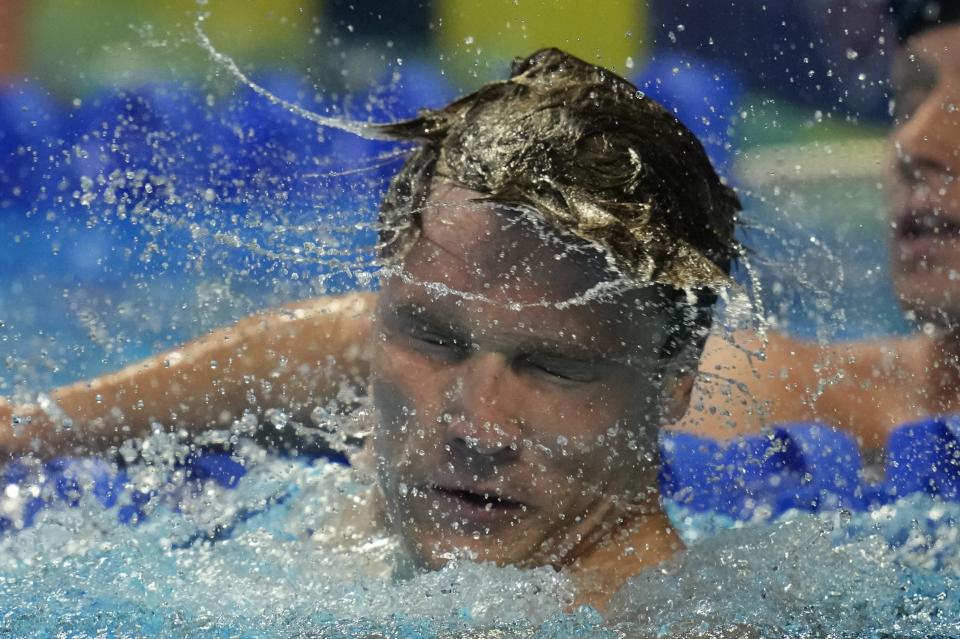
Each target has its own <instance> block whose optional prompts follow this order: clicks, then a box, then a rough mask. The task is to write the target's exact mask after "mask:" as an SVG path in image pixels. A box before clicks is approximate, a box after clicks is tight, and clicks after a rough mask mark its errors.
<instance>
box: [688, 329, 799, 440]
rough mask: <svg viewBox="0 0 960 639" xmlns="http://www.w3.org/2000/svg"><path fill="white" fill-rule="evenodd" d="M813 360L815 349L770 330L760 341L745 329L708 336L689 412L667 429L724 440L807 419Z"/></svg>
mask: <svg viewBox="0 0 960 639" xmlns="http://www.w3.org/2000/svg"><path fill="white" fill-rule="evenodd" d="M817 358H818V348H817V347H816V346H812V345H810V344H806V343H803V342H800V341H797V340H794V339H791V338H790V337H787V336H785V335H783V334H780V333H776V332H770V333H769V334H768V335H767V337H766V339H765V340H762V339H761V338H760V337H759V336H758V335H757V334H756V333H754V332H747V331H736V332H733V333H730V334H723V335H720V334H714V335H711V336H710V338H709V339H708V340H707V344H706V347H705V349H704V352H703V356H702V357H701V360H700V370H699V374H698V376H697V380H696V384H695V385H694V389H693V393H692V397H691V401H690V408H689V409H688V410H687V414H686V415H685V416H684V418H683V420H681V421H680V422H679V423H677V424H676V425H674V426H673V427H672V430H682V431H686V432H690V433H693V434H695V435H701V436H704V437H710V438H713V439H729V438H732V437H737V436H742V435H748V434H751V433H757V432H760V431H762V430H763V429H764V428H765V427H767V426H769V425H772V424H777V423H783V422H795V421H809V420H811V419H813V416H814V414H815V412H816V411H815V410H813V408H812V406H811V405H810V403H809V402H807V401H805V398H806V397H807V395H808V393H807V390H808V389H809V387H810V385H811V384H814V380H813V377H814V375H813V374H812V373H813V370H814V362H815V361H816V360H817Z"/></svg>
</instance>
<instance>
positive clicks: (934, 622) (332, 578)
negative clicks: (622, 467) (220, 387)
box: [0, 434, 960, 637]
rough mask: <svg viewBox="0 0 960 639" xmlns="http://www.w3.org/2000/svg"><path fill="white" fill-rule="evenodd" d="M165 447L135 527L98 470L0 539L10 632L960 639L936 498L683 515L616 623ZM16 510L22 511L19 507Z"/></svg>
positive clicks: (501, 573)
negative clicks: (860, 508)
mask: <svg viewBox="0 0 960 639" xmlns="http://www.w3.org/2000/svg"><path fill="white" fill-rule="evenodd" d="M152 442H153V447H154V450H155V451H162V453H161V454H154V455H153V456H152V458H151V459H150V461H149V463H144V462H143V461H142V460H141V461H138V462H135V463H133V464H129V465H128V466H127V467H126V468H125V470H124V472H125V476H126V482H127V486H126V488H125V492H135V491H136V490H141V491H153V495H154V497H153V498H152V499H150V500H149V502H147V504H146V506H145V508H144V511H143V514H142V516H141V518H140V520H139V523H137V524H136V525H124V524H121V523H119V522H118V517H119V515H120V512H121V510H122V509H123V508H124V506H125V505H128V504H129V503H130V499H129V498H128V497H125V496H123V495H122V494H121V496H120V497H119V498H118V499H117V500H116V502H115V503H114V504H113V505H111V506H110V507H108V508H105V507H104V506H103V504H102V502H101V501H99V500H98V498H97V496H96V495H95V494H94V491H93V490H92V487H93V482H92V479H91V478H92V477H93V475H94V474H95V470H96V469H95V468H94V467H93V466H90V465H83V464H80V466H79V467H78V469H77V470H76V472H75V473H74V474H73V475H72V477H74V478H76V479H77V482H78V486H79V487H80V490H78V491H77V495H78V497H77V499H75V500H74V501H73V502H70V501H69V500H66V499H59V500H57V499H54V500H51V501H52V505H51V506H50V507H48V508H46V509H43V510H42V511H40V512H39V513H37V515H36V517H35V520H34V521H33V522H32V526H30V527H29V528H26V529H24V530H22V531H19V532H16V533H9V532H8V533H7V534H6V535H4V536H3V537H2V538H0V600H2V601H3V602H4V604H5V605H4V610H3V613H2V615H0V634H2V635H4V636H68V637H139V636H151V637H154V636H155V637H182V636H191V637H291V636H305V637H371V636H374V637H377V636H382V637H481V636H483V637H569V636H582V637H636V636H676V635H677V633H680V636H744V633H747V636H778V637H779V636H792V637H823V636H844V637H848V636H849V637H887V636H898V637H899V636H906V637H909V636H917V637H920V636H923V637H930V636H955V635H956V634H957V633H960V594H958V593H960V591H958V590H957V589H956V587H955V586H956V583H955V582H956V580H957V579H958V575H960V539H958V534H957V528H956V523H957V521H958V520H960V505H958V504H956V503H948V502H943V501H938V500H936V499H934V498H932V497H930V496H925V495H915V496H912V497H908V498H904V499H901V500H900V501H898V502H896V503H893V504H890V505H887V506H884V507H882V508H880V509H876V510H873V511H871V512H866V513H849V512H842V511H841V512H825V513H822V514H820V515H810V514H801V513H798V512H796V511H794V512H790V513H787V514H786V515H785V516H784V517H783V518H781V520H779V521H777V522H775V523H771V524H753V525H748V526H744V525H743V524H742V523H735V522H733V521H732V520H723V518H721V517H717V516H711V515H709V514H704V513H693V512H685V511H684V510H683V508H682V507H680V506H678V505H676V504H674V505H672V506H671V510H672V514H673V517H674V519H675V520H676V521H677V522H678V523H679V524H680V525H681V526H682V527H684V528H685V529H686V532H687V537H688V539H693V540H694V541H693V542H692V543H691V544H690V546H689V548H688V549H687V550H686V551H685V552H682V553H680V554H678V555H677V557H676V558H675V559H674V560H672V561H670V562H668V563H666V564H664V565H663V566H661V567H658V568H656V569H651V570H647V571H646V572H644V573H642V574H641V575H639V576H637V577H636V578H634V579H633V580H632V581H630V582H628V584H627V585H626V586H625V587H624V588H623V590H622V591H621V592H620V593H619V594H618V595H617V596H616V597H615V598H614V600H613V603H612V604H611V608H610V611H609V613H608V614H607V616H606V617H603V616H601V615H600V614H598V613H597V612H596V611H594V610H592V609H590V608H586V607H584V608H580V609H577V610H571V608H570V604H571V602H572V601H573V598H574V596H575V588H574V585H573V584H572V583H571V582H570V581H569V580H568V579H567V577H566V576H565V575H564V574H563V573H562V572H561V573H558V572H555V571H554V570H553V569H551V568H541V569H536V570H521V569H518V568H514V567H508V568H497V567H495V566H492V565H478V564H472V563H469V562H464V563H454V564H451V565H448V566H447V567H446V568H444V569H443V570H441V571H438V572H432V573H417V572H416V571H414V570H412V569H411V568H410V566H409V563H408V562H407V560H406V558H405V555H404V553H403V551H402V549H401V548H400V546H399V545H398V543H397V541H396V539H394V538H392V537H390V536H389V535H387V534H374V535H372V536H365V537H364V538H363V539H360V540H357V541H355V542H353V541H349V542H341V541H337V539H338V537H337V536H335V535H331V534H329V531H330V530H331V526H332V525H333V524H334V523H335V521H336V518H337V516H338V513H339V512H342V510H343V508H344V506H345V505H346V504H347V503H348V502H349V501H350V500H354V499H356V498H358V496H359V495H361V494H362V493H363V491H364V490H365V489H366V488H367V487H368V486H369V484H368V483H367V481H368V480H367V479H365V478H364V477H363V475H362V474H358V473H356V472H355V471H354V470H353V469H351V468H349V467H347V466H344V465H342V464H338V463H334V462H331V461H327V460H324V459H322V458H321V459H313V460H308V459H305V458H302V457H284V456H278V455H276V454H275V453H271V452H268V451H265V450H263V449H261V448H259V447H258V446H256V445H254V444H252V443H245V444H243V445H241V446H240V448H239V449H238V451H237V457H236V458H238V459H243V460H245V472H244V474H243V476H242V477H239V478H238V479H237V480H236V481H233V482H227V484H229V485H225V483H224V482H220V481H216V480H215V479H207V480H205V481H200V482H197V481H190V480H188V478H186V477H185V476H184V475H183V473H182V470H180V469H179V468H180V466H179V465H177V464H174V463H173V462H172V460H174V459H175V458H176V457H177V455H179V454H181V452H182V451H180V452H178V450H177V449H176V446H177V444H176V443H175V442H173V440H172V439H170V438H169V437H167V436H162V435H159V434H158V435H155V436H154V438H153V439H152ZM148 448H149V447H148ZM98 463H99V464H103V463H104V462H102V461H101V462H98ZM34 471H35V472H38V473H42V470H37V469H34ZM112 471H113V472H117V469H116V468H114V469H112ZM41 479H42V478H41ZM23 485H27V486H29V485H30V481H25V482H24V484H23ZM21 503H22V502H21ZM2 505H3V507H4V508H5V509H7V510H12V506H11V495H10V494H9V493H8V494H6V495H5V496H4V497H3V504H2ZM698 532H699V534H697V533H698ZM707 532H709V533H710V534H705V533H707ZM723 632H727V633H730V634H726V635H724V634H722V633H723ZM683 633H687V634H683ZM689 633H694V634H692V635H691V634H689ZM696 633H700V634H696Z"/></svg>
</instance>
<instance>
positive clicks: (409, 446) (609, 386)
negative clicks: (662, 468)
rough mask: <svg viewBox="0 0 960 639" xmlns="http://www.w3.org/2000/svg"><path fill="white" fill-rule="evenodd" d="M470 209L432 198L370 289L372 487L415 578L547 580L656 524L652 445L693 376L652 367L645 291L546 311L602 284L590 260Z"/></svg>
mask: <svg viewBox="0 0 960 639" xmlns="http://www.w3.org/2000/svg"><path fill="white" fill-rule="evenodd" d="M477 197H480V195H479V194H478V193H475V192H473V191H468V190H465V189H461V188H456V187H450V186H447V185H441V186H438V187H436V188H435V189H434V192H433V194H432V197H431V198H430V200H429V202H428V205H427V208H426V210H425V212H424V216H423V230H422V234H421V238H420V239H419V240H418V241H417V243H416V244H415V245H414V246H413V247H412V249H411V250H410V252H409V253H408V254H407V256H406V257H405V259H404V262H403V264H402V266H401V270H402V271H403V274H402V275H401V276H399V277H397V276H393V277H388V278H385V281H384V282H383V288H382V291H381V293H380V296H379V307H378V339H377V344H376V354H375V357H374V370H373V380H374V381H373V393H374V401H375V404H376V407H377V410H378V416H377V420H378V421H377V425H376V427H375V432H374V438H373V445H374V452H375V454H376V457H377V464H378V476H379V483H380V487H381V489H382V491H383V494H384V497H385V500H386V504H387V512H388V515H389V517H390V520H391V522H392V524H393V526H394V527H395V529H396V530H397V531H398V532H399V533H400V534H401V536H402V537H403V538H404V540H405V542H406V544H407V546H408V547H409V549H410V551H411V552H412V554H413V556H414V557H415V559H416V560H417V561H418V562H419V563H420V565H422V566H424V567H428V568H437V567H439V566H441V565H443V564H444V563H445V562H446V561H447V560H448V559H449V558H451V557H456V556H459V557H468V558H471V559H475V560H478V561H493V562H496V563H498V564H518V565H526V566H533V565H545V564H553V565H562V564H565V563H568V562H570V561H572V560H574V559H575V558H576V557H577V556H578V555H580V554H582V553H583V552H585V551H586V550H588V549H590V548H591V547H592V546H593V545H594V544H597V543H602V541H601V540H602V539H603V537H604V536H605V535H609V534H612V531H614V530H616V529H618V528H619V527H621V526H622V525H623V521H625V520H626V519H627V518H628V517H630V516H631V515H632V511H631V508H632V507H634V506H636V505H637V504H643V506H642V507H644V508H653V509H656V508H658V502H657V496H656V494H655V492H654V491H655V485H656V482H655V472H656V457H655V453H654V451H655V439H656V430H657V428H656V427H657V426H658V425H659V424H661V423H663V422H664V421H670V420H673V419H676V418H679V417H680V416H681V415H682V413H683V411H684V410H685V409H686V404H687V401H688V397H689V387H690V385H691V381H692V373H689V372H687V373H677V372H669V371H670V370H672V369H671V367H670V366H665V363H664V362H663V361H661V360H660V358H659V357H658V352H659V349H660V346H661V345H662V344H663V342H664V335H665V330H664V329H665V322H666V321H667V320H666V319H665V317H666V313H664V312H663V311H662V309H660V308H659V306H657V310H653V307H654V306H656V305H655V304H653V303H652V301H653V299H654V296H655V294H656V292H655V291H654V290H653V289H647V290H638V289H633V290H632V291H631V292H629V293H621V294H618V295H616V297H615V298H614V299H612V300H611V301H607V302H599V301H593V302H589V303H586V304H582V305H573V306H569V307H565V308H557V307H556V306H555V305H554V303H555V302H561V301H564V300H568V299H570V298H573V297H575V296H577V295H580V294H583V293H584V292H586V291H587V290H589V289H590V288H591V287H592V286H594V285H595V284H597V283H598V282H599V281H601V279H610V278H609V276H605V275H604V262H603V260H602V259H600V257H599V255H598V254H597V253H596V252H593V251H592V250H590V251H586V252H584V251H583V250H582V249H581V250H580V251H578V250H576V249H571V247H570V245H569V244H567V243H565V242H563V241H562V240H561V239H560V237H559V236H558V235H557V233H556V232H554V231H547V230H545V229H543V228H537V227H536V225H534V224H532V223H530V222H529V221H526V220H524V219H523V217H522V215H521V214H519V213H517V212H516V211H513V212H507V211H504V210H503V209H502V208H500V209H498V208H497V207H495V206H493V205H490V204H478V203H476V202H473V201H471V200H472V199H473V198H477ZM544 238H546V239H547V240H548V241H547V242H546V243H545V239H544ZM664 370H667V371H668V372H667V373H666V374H665V375H663V376H660V377H658V374H659V373H661V372H662V371H664Z"/></svg>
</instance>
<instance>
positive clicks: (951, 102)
mask: <svg viewBox="0 0 960 639" xmlns="http://www.w3.org/2000/svg"><path fill="white" fill-rule="evenodd" d="M893 88H894V92H895V95H896V113H895V115H896V122H895V125H894V129H893V131H892V132H891V135H890V139H891V162H890V163H889V165H888V171H887V193H888V202H889V211H890V228H891V250H890V257H891V267H892V268H891V271H892V276H893V282H894V286H895V288H896V290H897V293H898V295H899V296H900V299H901V301H902V303H903V305H904V307H905V308H907V309H909V310H913V311H915V312H916V313H917V316H918V319H920V320H922V321H934V322H937V323H942V322H944V321H949V322H950V323H954V322H956V321H958V320H960V182H958V181H957V177H958V170H960V25H952V26H946V27H939V28H937V29H933V30H931V31H927V32H924V33H922V34H920V35H919V36H917V37H915V38H912V39H911V40H910V41H909V42H908V43H907V46H905V47H902V48H900V49H899V50H898V51H897V54H896V57H895V60H894V68H893Z"/></svg>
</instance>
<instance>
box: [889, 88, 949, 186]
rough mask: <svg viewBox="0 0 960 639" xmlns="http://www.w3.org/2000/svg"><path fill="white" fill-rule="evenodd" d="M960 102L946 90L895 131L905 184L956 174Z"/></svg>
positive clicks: (928, 99)
mask: <svg viewBox="0 0 960 639" xmlns="http://www.w3.org/2000/svg"><path fill="white" fill-rule="evenodd" d="M956 97H957V98H958V99H960V96H956ZM958 99H954V96H952V95H946V94H945V93H944V92H943V91H936V92H934V93H932V94H931V95H930V96H929V97H928V98H927V99H926V100H925V101H924V102H923V104H921V105H920V106H919V107H918V108H917V110H916V111H915V112H914V113H913V115H912V116H911V117H910V119H909V120H907V121H906V122H904V123H903V124H902V125H901V126H900V127H899V128H897V129H896V131H895V132H894V134H893V141H894V144H895V147H896V153H897V170H898V173H899V174H900V176H901V177H902V178H903V180H904V181H905V182H906V183H908V184H914V183H919V182H923V181H924V180H926V179H928V178H930V177H933V176H936V175H947V174H951V173H954V172H955V171H956V169H957V153H958V149H960V108H958V105H960V100H958Z"/></svg>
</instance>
